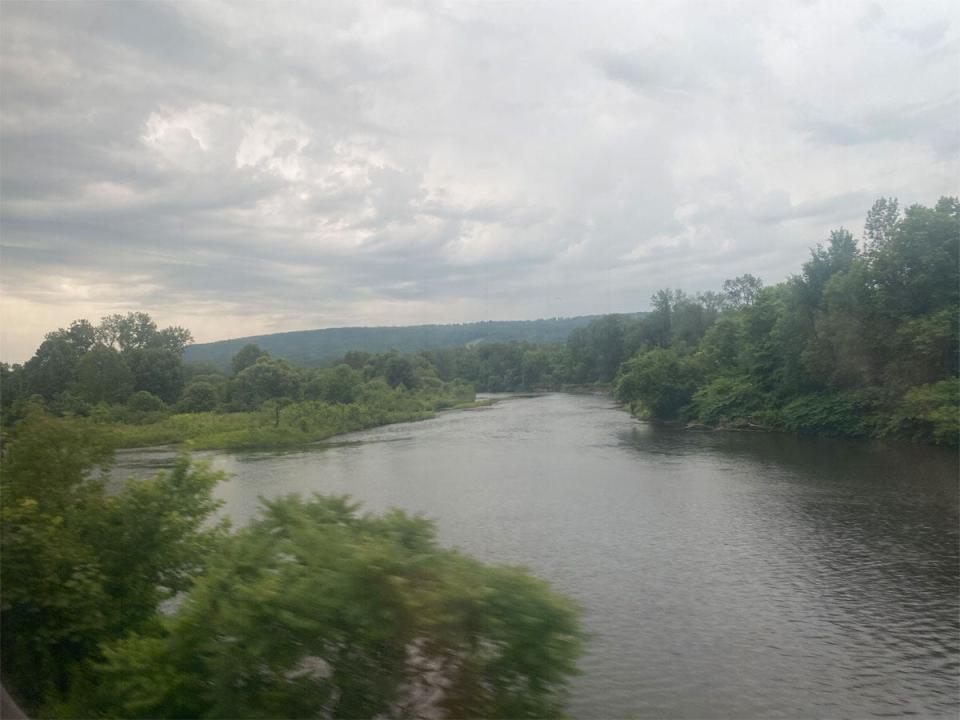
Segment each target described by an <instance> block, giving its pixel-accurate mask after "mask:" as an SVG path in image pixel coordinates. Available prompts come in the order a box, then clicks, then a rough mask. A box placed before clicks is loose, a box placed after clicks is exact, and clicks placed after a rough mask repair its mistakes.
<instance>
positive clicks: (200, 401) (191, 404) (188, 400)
mask: <svg viewBox="0 0 960 720" xmlns="http://www.w3.org/2000/svg"><path fill="white" fill-rule="evenodd" d="M218 402H219V398H218V397H217V390H216V388H215V387H214V386H213V385H211V384H210V383H208V382H206V381H204V380H197V381H195V382H192V383H190V384H189V385H188V386H187V388H186V390H184V391H183V397H181V398H180V402H178V403H177V409H178V410H179V411H180V412H188V413H199V412H209V411H210V410H213V409H214V408H216V407H217V404H218Z"/></svg>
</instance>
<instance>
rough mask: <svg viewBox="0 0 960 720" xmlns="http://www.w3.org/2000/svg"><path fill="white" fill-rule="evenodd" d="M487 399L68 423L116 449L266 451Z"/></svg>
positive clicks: (415, 398)
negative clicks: (93, 431)
mask: <svg viewBox="0 0 960 720" xmlns="http://www.w3.org/2000/svg"><path fill="white" fill-rule="evenodd" d="M493 402H495V401H494V400H491V399H480V400H477V399H473V400H459V401H458V400H457V399H455V398H451V397H448V396H442V395H441V396H429V395H411V396H409V397H407V398H399V399H395V400H394V401H393V402H391V403H381V404H376V405H372V404H360V403H348V404H328V403H324V402H317V401H308V402H299V403H293V404H290V405H287V406H285V407H280V408H278V407H276V406H269V407H266V406H265V407H262V408H260V409H259V410H254V411H250V412H232V413H217V412H205V413H177V414H166V415H159V414H158V415H155V416H148V417H144V418H140V422H131V421H120V420H116V419H111V418H109V417H105V416H104V415H102V414H101V415H100V416H91V417H77V418H72V420H71V422H74V423H76V424H78V425H83V426H91V425H93V426H96V427H97V428H98V429H99V430H101V431H103V432H104V433H106V434H108V435H109V436H110V438H111V440H112V442H113V444H114V446H115V447H117V448H139V447H151V446H156V445H173V446H176V447H178V448H179V449H183V450H269V449H285V448H294V447H301V446H305V445H310V444H311V443H315V442H319V441H321V440H326V439H328V438H331V437H334V436H336V435H342V434H344V433H348V432H355V431H357V430H366V429H369V428H373V427H379V426H382V425H392V424H395V423H402V422H413V421H417V420H428V419H430V418H433V417H436V415H437V413H440V412H443V411H446V410H464V409H471V408H477V407H485V406H487V405H491V404H493Z"/></svg>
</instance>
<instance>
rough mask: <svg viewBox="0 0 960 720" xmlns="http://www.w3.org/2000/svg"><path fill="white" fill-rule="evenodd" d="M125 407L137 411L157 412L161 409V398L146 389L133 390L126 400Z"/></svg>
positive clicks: (162, 405) (162, 406)
mask: <svg viewBox="0 0 960 720" xmlns="http://www.w3.org/2000/svg"><path fill="white" fill-rule="evenodd" d="M127 407H128V408H130V409H131V410H135V411H137V412H158V411H160V410H163V408H164V404H163V400H161V399H160V398H158V397H157V396H156V395H154V394H153V393H150V392H147V391H146V390H139V391H137V392H135V393H134V394H133V395H131V396H130V398H129V399H128V400H127Z"/></svg>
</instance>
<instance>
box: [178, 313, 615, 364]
mask: <svg viewBox="0 0 960 720" xmlns="http://www.w3.org/2000/svg"><path fill="white" fill-rule="evenodd" d="M597 317H599V316H598V315H581V316H579V317H572V318H549V319H544V320H492V321H484V322H473V323H457V324H451V325H409V326H403V327H344V328H326V329H322V330H298V331H295V332H285V333H272V334H270V335H252V336H250V337H242V338H234V339H232V340H220V341H217V342H210V343H198V344H196V345H191V346H189V347H188V348H187V349H186V351H185V353H184V359H185V360H186V361H187V362H190V363H210V364H212V365H216V366H218V367H220V368H224V369H226V368H229V367H230V359H231V358H232V357H233V356H234V355H235V354H236V353H237V351H238V350H240V348H242V347H243V346H244V345H246V344H248V343H256V344H257V345H259V346H260V347H261V348H263V349H264V350H266V351H267V352H269V353H270V354H271V355H273V356H274V357H281V358H286V359H287V360H290V361H291V362H293V363H296V364H297V365H301V366H304V367H319V366H322V365H325V364H327V363H329V362H331V361H333V360H336V359H337V358H340V357H342V356H343V355H344V353H347V352H349V351H351V350H361V351H365V352H371V353H378V352H386V351H388V350H398V351H399V352H401V353H410V352H416V351H418V350H426V349H430V348H441V347H458V346H463V345H470V344H473V343H477V342H502V341H509V340H526V341H528V342H532V343H549V342H563V341H565V340H566V339H567V336H568V335H569V334H570V331H571V330H573V329H574V328H577V327H581V326H583V325H586V324H587V323H589V322H590V321H591V320H594V319H595V318H597Z"/></svg>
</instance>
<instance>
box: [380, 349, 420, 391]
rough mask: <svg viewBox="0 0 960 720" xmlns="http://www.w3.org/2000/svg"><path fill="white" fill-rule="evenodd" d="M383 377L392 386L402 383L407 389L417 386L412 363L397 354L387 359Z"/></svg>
mask: <svg viewBox="0 0 960 720" xmlns="http://www.w3.org/2000/svg"><path fill="white" fill-rule="evenodd" d="M384 377H385V378H386V380H387V384H388V385H389V386H390V387H392V388H395V387H397V386H399V385H403V386H404V387H406V388H407V389H408V390H413V389H415V388H417V387H418V386H419V383H418V382H417V376H416V373H415V372H414V368H413V363H411V362H410V360H408V359H407V358H405V357H400V356H399V355H393V356H391V357H390V359H388V360H387V364H386V368H385V371H384Z"/></svg>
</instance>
